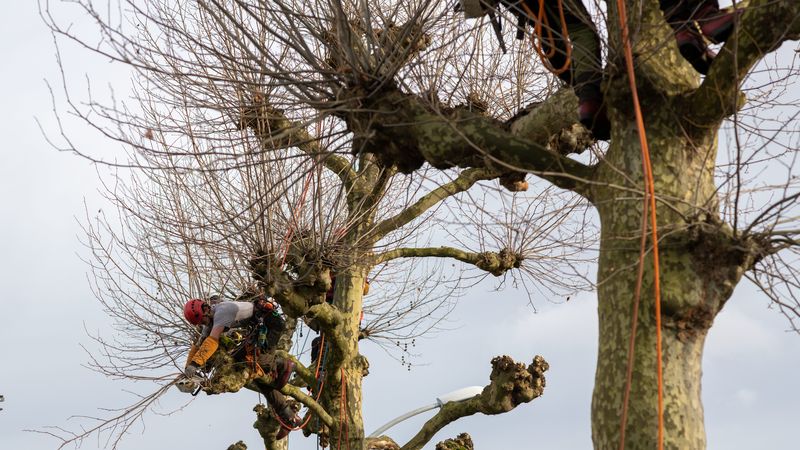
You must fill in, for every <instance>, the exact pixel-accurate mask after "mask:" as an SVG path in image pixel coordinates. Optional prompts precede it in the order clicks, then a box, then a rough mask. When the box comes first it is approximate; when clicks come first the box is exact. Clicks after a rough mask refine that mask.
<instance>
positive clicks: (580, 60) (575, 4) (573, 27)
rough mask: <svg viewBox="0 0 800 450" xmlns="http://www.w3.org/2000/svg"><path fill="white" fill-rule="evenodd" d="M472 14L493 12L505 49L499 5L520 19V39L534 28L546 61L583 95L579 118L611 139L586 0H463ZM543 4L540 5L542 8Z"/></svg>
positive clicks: (595, 39) (603, 137) (598, 134)
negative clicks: (582, 0)
mask: <svg viewBox="0 0 800 450" xmlns="http://www.w3.org/2000/svg"><path fill="white" fill-rule="evenodd" d="M460 1H461V8H462V9H463V10H464V13H465V15H466V17H467V18H477V17H481V16H484V15H489V17H490V18H491V19H492V24H493V26H494V28H495V31H496V33H497V35H498V38H500V46H501V48H502V49H503V51H504V52H505V44H504V43H503V40H502V37H501V34H500V30H501V26H500V21H499V18H498V17H496V16H495V12H496V8H497V6H498V5H499V4H502V5H504V6H506V8H507V9H508V11H510V12H511V13H512V14H514V15H515V16H516V17H517V39H522V38H523V37H524V36H525V32H526V30H527V29H528V26H530V28H531V30H532V31H533V34H534V36H535V40H534V44H533V45H534V48H535V49H536V51H537V52H538V53H539V56H540V57H541V58H542V62H543V63H544V64H545V66H547V68H548V69H549V70H550V71H551V72H553V73H554V74H555V75H556V76H558V78H560V79H561V80H562V81H564V82H565V83H567V84H568V85H570V86H572V87H573V89H574V90H575V95H577V97H578V120H579V121H580V123H581V124H582V125H583V126H585V127H586V128H587V129H589V130H591V132H592V134H593V135H594V137H595V139H598V140H608V139H609V138H610V137H611V123H610V122H609V120H608V116H607V115H606V107H605V105H604V104H603V92H602V91H601V90H600V84H601V83H602V81H603V67H602V64H601V60H600V37H599V36H598V34H597V30H596V28H595V26H594V23H593V22H592V18H591V16H590V15H589V12H588V11H587V10H586V7H585V6H583V3H582V2H581V0H460ZM540 7H541V8H540Z"/></svg>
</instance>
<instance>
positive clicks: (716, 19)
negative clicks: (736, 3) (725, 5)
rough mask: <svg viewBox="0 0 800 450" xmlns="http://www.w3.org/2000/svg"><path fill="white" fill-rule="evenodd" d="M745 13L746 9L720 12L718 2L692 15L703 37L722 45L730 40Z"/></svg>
mask: <svg viewBox="0 0 800 450" xmlns="http://www.w3.org/2000/svg"><path fill="white" fill-rule="evenodd" d="M743 12H744V9H736V10H732V11H731V10H720V9H719V5H718V4H717V2H716V1H709V2H706V3H705V4H703V6H701V7H700V8H699V9H698V10H697V12H696V13H694V14H693V15H692V20H695V21H697V25H698V26H699V27H700V32H701V33H703V36H705V37H707V38H708V40H709V41H711V42H713V43H715V44H720V43H723V42H725V41H727V40H728V38H729V37H730V35H731V33H732V32H733V29H734V26H735V25H736V20H737V18H738V16H740V15H741V14H742V13H743Z"/></svg>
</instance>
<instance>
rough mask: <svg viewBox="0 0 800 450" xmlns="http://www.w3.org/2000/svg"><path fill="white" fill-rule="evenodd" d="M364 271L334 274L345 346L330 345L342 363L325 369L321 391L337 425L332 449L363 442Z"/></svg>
mask: <svg viewBox="0 0 800 450" xmlns="http://www.w3.org/2000/svg"><path fill="white" fill-rule="evenodd" d="M364 273H366V269H364V268H362V267H357V266H355V267H351V268H350V269H349V270H348V271H347V272H344V273H339V274H337V275H336V291H335V293H334V306H336V307H337V308H338V309H339V310H340V311H341V312H342V313H343V314H344V315H345V320H344V323H342V324H341V326H340V327H339V328H338V329H337V332H338V333H339V334H340V336H341V337H342V339H343V341H344V343H345V345H344V348H339V349H337V348H333V347H331V351H332V352H334V354H333V355H332V356H333V358H332V361H337V362H338V361H341V365H337V366H335V367H330V368H329V369H328V370H329V372H328V373H327V374H326V380H325V384H326V386H325V388H324V389H325V390H324V391H323V392H324V398H325V402H324V406H325V407H326V409H327V411H328V412H329V413H330V415H331V417H332V418H333V420H334V423H335V424H336V426H335V427H334V428H333V429H332V430H331V435H330V443H331V447H332V448H342V449H348V450H362V449H363V445H364V418H363V416H362V411H361V409H362V408H361V406H362V401H361V392H362V382H363V378H364V376H365V375H366V373H367V369H368V367H369V364H368V362H367V359H366V358H365V357H364V356H362V355H361V354H360V353H359V351H358V336H359V331H360V330H359V327H360V319H361V310H362V300H363V289H364Z"/></svg>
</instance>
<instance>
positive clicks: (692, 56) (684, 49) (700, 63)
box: [675, 25, 717, 75]
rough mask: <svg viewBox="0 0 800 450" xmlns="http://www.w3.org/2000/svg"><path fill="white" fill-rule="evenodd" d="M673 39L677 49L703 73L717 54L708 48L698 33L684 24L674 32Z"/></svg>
mask: <svg viewBox="0 0 800 450" xmlns="http://www.w3.org/2000/svg"><path fill="white" fill-rule="evenodd" d="M675 40H676V41H677V43H678V51H680V52H681V56H683V58H684V59H686V61H689V64H691V65H692V67H694V70H696V71H698V72H699V73H701V74H703V75H705V74H707V73H708V69H709V68H710V67H711V63H712V62H714V57H716V56H717V55H716V54H715V53H714V52H713V51H712V50H711V49H709V48H708V46H707V45H706V43H705V41H703V37H702V36H700V33H698V32H697V31H695V30H693V29H691V28H689V26H688V25H687V26H685V27H682V28H680V29H679V30H678V31H676V32H675Z"/></svg>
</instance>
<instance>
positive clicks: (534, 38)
mask: <svg viewBox="0 0 800 450" xmlns="http://www.w3.org/2000/svg"><path fill="white" fill-rule="evenodd" d="M545 1H546V0H539V12H538V14H534V12H533V11H532V10H531V8H530V7H529V6H528V5H527V4H525V2H524V1H523V2H522V3H520V5H522V9H524V10H525V14H527V15H528V17H529V18H530V19H531V20H532V21H533V34H532V35H531V44H532V45H533V48H534V50H536V53H537V54H538V55H539V58H540V59H541V60H542V64H544V66H545V67H547V69H548V70H549V71H550V72H552V73H553V74H555V75H561V74H562V73H564V72H566V71H567V70H569V66H570V64H571V63H572V44H566V45H564V47H566V50H565V51H566V54H565V58H566V61H565V62H564V65H563V66H561V67H559V68H555V67H553V66H552V65H551V64H550V58H551V57H552V56H553V55H555V53H556V43H555V38H554V37H553V29H552V28H550V22H549V20H548V19H547V15H546V14H545V13H544V3H545ZM558 15H559V19H560V20H561V39H562V40H563V41H564V42H566V41H567V39H568V38H569V31H568V30H567V20H566V18H565V17H564V5H563V3H562V0H558ZM542 25H544V30H545V31H547V39H548V40H547V42H548V44H549V45H550V49H549V50H548V51H547V53H545V52H544V50H542V42H544V31H543V30H542Z"/></svg>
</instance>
